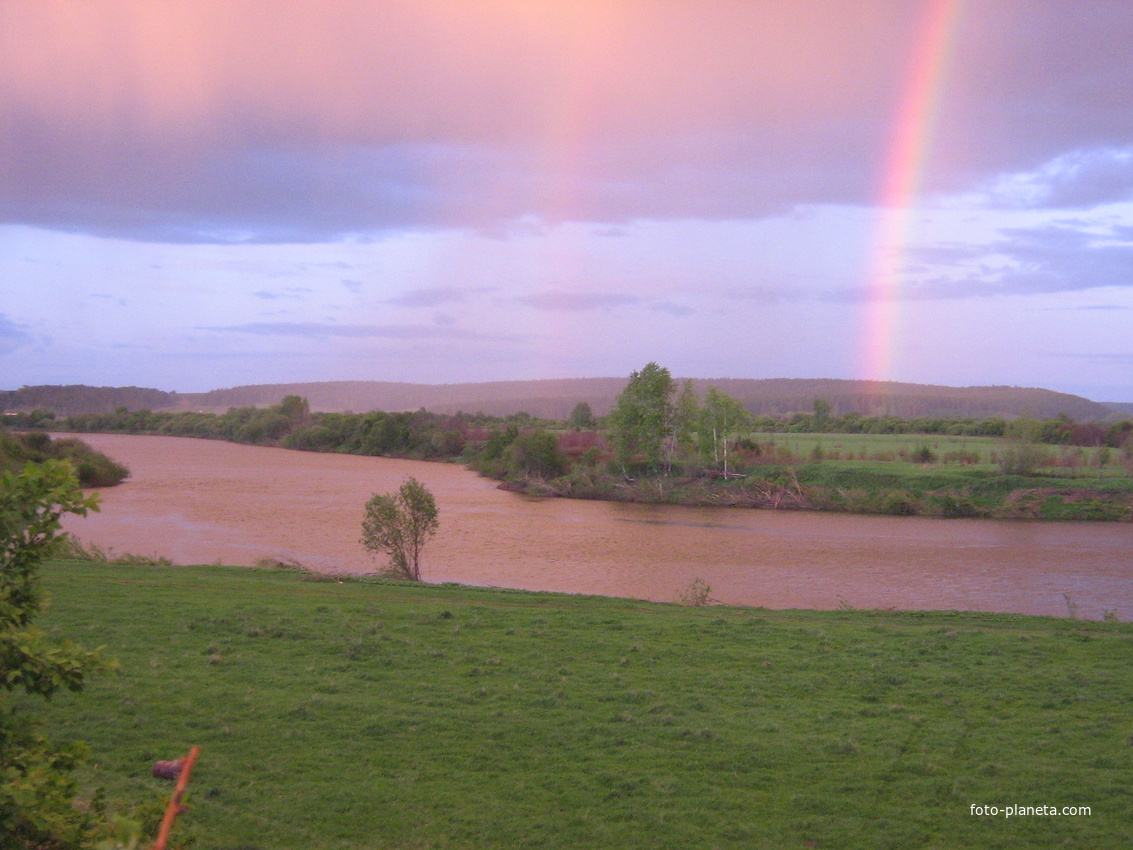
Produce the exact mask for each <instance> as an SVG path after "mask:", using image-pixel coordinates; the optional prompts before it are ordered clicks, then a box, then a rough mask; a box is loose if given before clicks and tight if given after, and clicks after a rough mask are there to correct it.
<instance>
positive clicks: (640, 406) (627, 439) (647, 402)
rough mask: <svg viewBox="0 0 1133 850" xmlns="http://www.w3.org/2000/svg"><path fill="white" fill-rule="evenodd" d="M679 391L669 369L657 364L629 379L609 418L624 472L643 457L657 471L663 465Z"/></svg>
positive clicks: (618, 458) (615, 450) (645, 368)
mask: <svg viewBox="0 0 1133 850" xmlns="http://www.w3.org/2000/svg"><path fill="white" fill-rule="evenodd" d="M675 389H676V385H675V383H674V381H673V376H672V375H671V374H669V370H668V369H666V368H664V367H662V366H658V365H657V364H656V363H648V364H646V366H645V367H644V368H643V369H642V370H641V371H640V372H633V373H632V374H631V375H630V376H629V383H628V384H627V385H626V388H625V389H624V390H622V393H621V395H619V396H618V399H617V401H616V402H615V404H614V409H613V410H612V411H611V412H610V417H609V421H610V427H611V433H610V437H611V442H612V443H613V445H614V455H615V457H616V459H617V461H618V463H620V464H621V465H622V468H623V469H625V468H626V466H627V465H628V464H629V463H630V462H631V461H632V460H633V459H634V458H635V457H638V456H639V455H640V456H644V458H645V461H646V463H648V464H649V465H650V466H651V467H653V468H654V469H657V468H659V467H660V466H661V462H662V458H663V457H665V456H666V452H665V448H666V439H667V438H668V437H669V436H670V435H671V434H672V428H673V412H674V410H673V392H674V390H675Z"/></svg>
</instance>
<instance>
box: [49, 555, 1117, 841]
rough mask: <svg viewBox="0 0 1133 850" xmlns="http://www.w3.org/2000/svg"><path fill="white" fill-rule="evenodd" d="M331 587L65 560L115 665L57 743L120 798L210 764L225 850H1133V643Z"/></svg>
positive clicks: (273, 577) (773, 614) (1090, 630)
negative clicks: (1074, 809) (1072, 811)
mask: <svg viewBox="0 0 1133 850" xmlns="http://www.w3.org/2000/svg"><path fill="white" fill-rule="evenodd" d="M315 579H316V577H313V576H309V575H306V574H303V573H299V572H296V571H282V570H255V569H240V568H227V567H147V566H106V565H101V564H94V563H82V562H71V561H68V562H53V563H50V564H48V565H47V567H46V569H45V580H46V584H47V587H48V590H49V593H50V595H51V596H52V598H53V603H52V606H51V608H50V610H49V611H48V613H47V614H45V615H44V617H43V618H42V619H41V625H43V626H44V627H46V628H49V629H50V630H52V632H53V633H54V634H55V635H56V636H57V637H62V636H67V637H72V638H75V639H77V640H80V641H81V642H83V643H84V644H87V645H89V646H95V645H100V644H104V645H106V651H107V653H108V654H109V655H112V656H115V657H117V658H118V659H119V661H120V662H121V668H122V669H121V672H120V673H119V674H117V675H101V676H98V677H96V678H95V679H94V680H93V681H92V682H91V684H90V686H89V688H88V689H87V690H86V691H85V692H83V693H80V694H69V693H68V694H65V695H63V696H61V697H57V698H56V699H55V700H54V701H53V702H51V703H50V704H48V705H47V706H46V707H45V713H46V716H47V719H48V721H49V725H50V728H51V730H52V734H53V735H54V737H55V738H56V739H59V740H73V739H83V740H86V741H87V742H88V743H89V744H90V745H91V747H92V750H93V759H92V762H93V763H92V765H91V766H89V767H88V768H86V769H85V774H84V776H85V778H86V779H87V780H89V782H90V783H91V785H92V787H93V786H94V785H96V784H98V785H103V786H105V788H106V789H107V792H108V795H109V796H110V798H111V799H131V800H140V799H144V798H146V797H147V796H150V795H154V794H158V793H161V794H168V793H169V792H170V790H171V786H170V784H169V783H163V782H161V781H159V780H155V779H152V778H151V777H150V775H149V774H150V768H151V766H152V764H153V762H154V761H155V760H157V759H169V758H173V757H175V756H177V755H179V754H182V753H184V752H185V751H187V750H188V748H189V747H190V746H191V745H193V744H199V745H200V746H201V748H202V752H201V757H200V761H199V762H198V766H197V769H196V771H195V772H194V774H193V781H192V785H191V806H192V808H191V810H190V811H189V813H188V814H186V815H185V816H184V817H183V819H182V820H181V821H179V825H178V830H179V832H178V834H180V835H181V836H182V837H184V836H185V835H186V834H187V833H190V832H191V833H193V834H195V836H196V837H197V845H196V846H197V847H199V848H208V850H238V849H239V850H252V848H265V850H266V848H273V850H274V848H297V849H298V848H303V850H317V848H343V850H346V848H350V849H351V850H354V848H358V850H361V848H520V847H537V848H572V850H573V849H574V848H637V847H640V848H650V850H655V848H669V847H697V848H699V847H706V848H713V847H719V848H777V850H781V849H782V848H805V847H817V848H857V847H862V848H902V849H903V850H904V848H919V847H924V848H981V850H983V848H1026V847H1036V848H1037V847H1042V848H1049V847H1075V848H1078V847H1099V848H1100V847H1128V846H1133V818H1131V817H1130V815H1131V813H1133V713H1131V711H1130V708H1131V706H1133V676H1131V675H1130V669H1131V662H1133V625H1130V624H1124V623H1113V622H1081V621H1075V620H1066V619H1053V618H1037V617H1023V616H1014V615H989V614H960V613H946V612H945V613H942V612H931V613H897V612H868V611H824V612H815V611H769V610H763V609H738V608H724V607H705V608H684V607H680V606H676V605H662V604H651V603H645V602H637V601H632V600H624V599H605V598H593V597H578V596H564V595H554V594H538V593H525V592H514V591H502V590H488V589H476V588H467V587H457V586H428V585H417V586H412V585H404V584H390V583H381V582H377V581H375V580H356V581H347V582H343V583H338V582H335V581H328V580H325V579H323V580H315ZM32 707H33V708H34V710H36V711H41V710H44V707H41V706H39V705H38V704H34V703H33V704H32ZM973 805H979V806H997V807H999V811H1000V814H999V816H990V815H986V816H976V815H973V814H972V813H971V811H972V809H971V807H972V806H973ZM1008 805H1019V806H1055V807H1058V808H1061V807H1064V806H1088V807H1090V814H1089V815H1085V816H1069V815H1066V816H1062V815H1058V816H1042V815H1035V814H1032V815H1030V816H1016V817H1005V816H1004V807H1005V806H1008Z"/></svg>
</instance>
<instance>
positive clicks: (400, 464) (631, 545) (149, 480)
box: [65, 434, 1133, 620]
mask: <svg viewBox="0 0 1133 850" xmlns="http://www.w3.org/2000/svg"><path fill="white" fill-rule="evenodd" d="M82 439H83V440H84V441H86V442H87V443H89V444H90V445H91V446H93V447H94V448H96V449H98V450H100V451H102V452H105V453H106V454H108V455H110V456H111V457H112V458H114V459H115V460H118V461H120V462H122V463H125V464H126V465H127V466H128V467H129V468H130V470H131V471H132V475H131V477H130V478H129V479H128V480H127V481H126V482H125V483H124V484H121V485H119V486H117V487H111V488H107V489H105V490H103V491H101V496H102V510H101V512H99V513H97V514H91V516H89V517H88V518H86V519H83V518H80V517H68V518H67V520H66V523H65V527H66V528H67V529H68V530H69V531H71V532H73V533H74V534H75V535H76V536H78V537H79V538H80V539H81V540H83V541H84V542H85V543H88V544H95V545H97V546H99V547H101V548H103V549H104V550H113V552H116V553H127V552H128V553H134V554H144V555H163V556H165V557H168V558H170V559H172V560H173V561H174V562H175V563H178V564H198V563H225V564H235V565H254V564H256V563H257V562H259V561H260V560H262V559H266V558H274V559H280V560H287V559H291V560H295V561H298V562H300V563H302V564H304V565H306V566H307V567H310V568H312V569H317V570H321V571H327V572H349V573H361V572H369V571H373V570H375V569H376V568H377V567H378V566H380V564H379V563H378V562H375V561H373V560H372V559H370V558H369V557H368V556H367V554H366V552H365V550H364V549H363V548H362V546H361V545H360V544H359V542H358V538H359V535H360V529H361V522H362V512H363V506H364V505H365V503H366V501H367V499H369V497H370V495H371V494H372V493H374V492H392V491H394V490H396V489H397V487H398V486H400V484H401V482H402V481H403V480H404V479H405V478H406V477H407V476H410V475H412V476H414V477H416V478H417V479H418V480H419V481H421V482H422V483H424V484H425V485H426V486H427V487H428V488H429V489H430V490H431V491H432V492H433V494H434V496H435V497H436V500H437V506H438V508H439V510H440V530H439V532H438V533H437V536H436V537H435V538H434V539H433V540H432V541H431V542H430V543H429V545H428V546H427V547H426V549H425V553H424V557H423V559H422V574H423V576H424V578H425V580H427V581H430V582H444V581H452V582H460V583H465V584H474V585H493V586H499V587H513V588H523V589H528V590H553V591H564V592H569V593H588V594H600V595H605V596H624V597H632V598H640V599H652V600H659V601H676V600H677V599H678V597H679V595H680V594H681V593H682V592H683V591H685V590H686V589H687V588H688V586H689V584H690V583H691V582H692V581H693V580H694V579H701V580H703V581H705V582H707V583H708V584H709V585H710V586H711V589H712V590H711V595H712V597H713V598H714V599H716V600H718V601H720V602H724V603H727V604H731V605H752V606H764V607H768V608H835V607H838V606H839V605H842V604H844V605H849V606H852V607H854V608H894V609H902V610H914V609H946V610H947V609H961V610H978V611H1004V612H1017V613H1027V614H1053V615H1060V616H1066V615H1068V614H1069V613H1071V610H1072V609H1073V610H1074V612H1075V613H1076V614H1077V616H1079V617H1083V618H1090V619H1100V618H1101V617H1102V616H1103V615H1104V614H1105V612H1107V611H1112V612H1114V613H1115V614H1116V615H1117V616H1118V617H1119V618H1120V619H1122V620H1129V619H1133V525H1129V524H1118V523H1075V524H1055V523H1028V522H1004V521H991V520H938V519H926V518H919V517H873V516H851V515H844V514H824V513H809V512H777V511H755V510H745V509H740V508H686V507H673V506H667V505H630V504H618V503H610V502H585V501H577V500H569V499H532V498H530V497H526V496H522V495H519V494H516V493H510V492H506V491H503V490H499V489H497V488H496V484H495V482H493V481H489V480H487V479H484V478H480V477H479V476H477V475H476V474H475V473H472V472H469V471H468V470H466V469H464V468H463V467H461V466H456V465H452V464H443V463H426V462H421V461H408V460H396V459H389V458H373V457H359V456H354V455H335V454H315V453H307V452H294V451H287V450H285V449H273V448H261V447H254V446H241V445H235V444H232V443H224V442H215V441H210V440H197V439H188V438H179V437H141V436H127V435H118V434H87V435H83V437H82Z"/></svg>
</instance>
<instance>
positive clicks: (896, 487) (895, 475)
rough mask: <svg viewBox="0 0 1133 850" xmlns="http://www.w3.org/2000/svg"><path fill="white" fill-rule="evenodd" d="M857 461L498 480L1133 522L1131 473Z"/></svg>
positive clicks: (661, 500)
mask: <svg viewBox="0 0 1133 850" xmlns="http://www.w3.org/2000/svg"><path fill="white" fill-rule="evenodd" d="M887 466H888V468H884V469H878V468H877V465H876V464H875V465H872V467H871V466H870V465H866V464H856V463H855V462H853V461H848V462H838V461H823V462H820V463H808V464H799V465H767V466H754V467H747V468H746V470H745V472H744V473H743V474H742V475H737V476H734V477H730V478H727V479H725V478H722V477H720V476H712V475H698V476H679V475H668V476H665V475H648V474H645V475H638V476H636V477H634V478H630V477H627V476H619V475H615V474H611V473H609V472H607V471H604V470H599V469H595V468H591V469H580V468H577V467H576V468H575V469H574V470H572V472H571V473H570V474H568V475H563V476H559V477H555V478H542V477H536V476H515V477H509V478H506V479H504V480H503V481H502V483H501V485H500V486H501V487H502V488H503V489H506V490H511V491H514V492H519V493H525V494H528V495H532V496H547V497H559V498H574V499H597V500H604V501H615V502H638V503H643V504H666V505H686V506H697V507H734V508H754V509H763V510H816V511H833V512H838V513H853V514H872V515H888V516H926V517H940V518H948V519H955V518H982V519H1011V520H1021V519H1022V520H1046V521H1089V522H1099V521H1116V522H1133V477H1129V476H1124V477H1120V478H1118V477H1112V478H1089V479H1084V478H1065V477H1054V476H1049V475H1046V476H1043V475H1032V476H1021V475H1003V474H1000V473H996V472H990V471H987V470H981V469H966V468H963V467H951V468H949V467H932V466H928V465H914V464H900V465H899V464H894V463H890V464H888V465H887Z"/></svg>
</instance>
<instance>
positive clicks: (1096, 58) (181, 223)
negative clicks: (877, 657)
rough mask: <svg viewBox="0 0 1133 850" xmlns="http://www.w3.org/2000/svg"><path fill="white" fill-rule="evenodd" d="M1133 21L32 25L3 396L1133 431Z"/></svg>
mask: <svg viewBox="0 0 1133 850" xmlns="http://www.w3.org/2000/svg"><path fill="white" fill-rule="evenodd" d="M1130 44H1133V3H1129V2H1128V0H414V2H411V3H408V2H383V0H368V1H367V2H346V0H324V2H320V3H309V2H301V1H300V0H263V1H262V2H261V1H260V0H222V2H205V1H204V0H179V2H176V3H154V2H151V0H139V2H125V0H124V1H123V2H109V0H86V2H77V0H70V2H55V0H0V116H2V117H0V389H15V388H17V387H19V386H22V385H34V384H90V385H96V386H127V385H136V386H147V387H156V388H159V389H164V390H177V391H180V392H197V391H204V390H209V389H215V388H221V387H230V386H236V385H242V384H253V383H280V382H301V381H303V382H305V381H326V380H381V381H408V382H420V383H431V384H440V383H456V382H466V381H492V380H513V379H536V378H567V377H599V376H622V375H626V376H628V374H629V373H630V372H631V371H632V370H635V369H640V368H641V367H642V366H643V365H645V364H646V363H648V362H650V361H656V362H658V363H660V364H661V365H663V366H666V367H668V368H669V369H670V371H671V372H672V373H673V374H674V375H677V376H681V377H699V378H714V377H721V378H722V377H732V378H866V379H873V380H896V381H911V382H917V383H929V384H943V385H949V386H973V385H1014V386H1028V387H1045V388H1049V389H1054V390H1059V391H1063V392H1071V393H1076V394H1079V395H1084V396H1086V397H1088V398H1092V399H1094V400H1099V401H1133V108H1130V103H1131V97H1133V50H1130V49H1129V45H1130Z"/></svg>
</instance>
